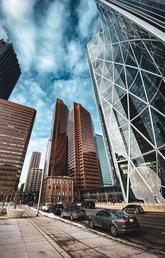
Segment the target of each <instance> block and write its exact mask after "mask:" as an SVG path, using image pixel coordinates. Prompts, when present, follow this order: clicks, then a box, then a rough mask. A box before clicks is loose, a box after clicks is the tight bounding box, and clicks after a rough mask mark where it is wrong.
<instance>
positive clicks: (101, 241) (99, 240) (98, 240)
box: [81, 237, 116, 247]
mask: <svg viewBox="0 0 165 258" xmlns="http://www.w3.org/2000/svg"><path fill="white" fill-rule="evenodd" d="M81 242H82V243H84V244H86V245H89V246H91V247H99V246H103V245H113V244H116V241H113V240H110V239H105V238H103V237H95V238H92V239H89V238H88V239H81Z"/></svg>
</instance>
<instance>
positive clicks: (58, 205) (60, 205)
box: [55, 204, 63, 208]
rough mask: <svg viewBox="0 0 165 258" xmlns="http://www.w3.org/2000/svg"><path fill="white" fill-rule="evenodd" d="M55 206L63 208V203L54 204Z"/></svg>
mask: <svg viewBox="0 0 165 258" xmlns="http://www.w3.org/2000/svg"><path fill="white" fill-rule="evenodd" d="M55 206H56V207H57V208H63V204H56V205H55Z"/></svg>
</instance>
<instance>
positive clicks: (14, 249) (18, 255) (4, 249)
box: [0, 243, 35, 258]
mask: <svg viewBox="0 0 165 258" xmlns="http://www.w3.org/2000/svg"><path fill="white" fill-rule="evenodd" d="M0 257H1V258H29V254H28V252H27V250H26V247H25V245H24V243H19V244H12V245H9V244H8V245H1V244H0ZM33 258H35V257H33Z"/></svg>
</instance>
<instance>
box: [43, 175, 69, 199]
mask: <svg viewBox="0 0 165 258" xmlns="http://www.w3.org/2000/svg"><path fill="white" fill-rule="evenodd" d="M42 201H43V202H50V203H56V202H73V179H71V178H70V177H68V176H48V177H46V178H45V179H44V181H43V187H42Z"/></svg>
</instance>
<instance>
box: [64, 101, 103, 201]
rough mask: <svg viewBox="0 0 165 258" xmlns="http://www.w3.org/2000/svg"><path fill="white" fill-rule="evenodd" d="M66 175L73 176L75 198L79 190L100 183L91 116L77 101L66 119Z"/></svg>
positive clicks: (97, 185) (90, 187)
mask: <svg viewBox="0 0 165 258" xmlns="http://www.w3.org/2000/svg"><path fill="white" fill-rule="evenodd" d="M68 176H70V177H72V178H74V183H75V185H74V187H75V199H76V200H78V199H79V198H80V191H81V190H87V189H95V188H98V187H100V185H101V181H100V172H99V165H98V160H97V156H96V145H95V140H94V136H93V127H92V120H91V116H90V113H89V112H88V111H87V110H86V109H85V108H83V107H82V106H81V105H80V104H77V103H73V109H72V110H71V112H70V113H69V119H68Z"/></svg>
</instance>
